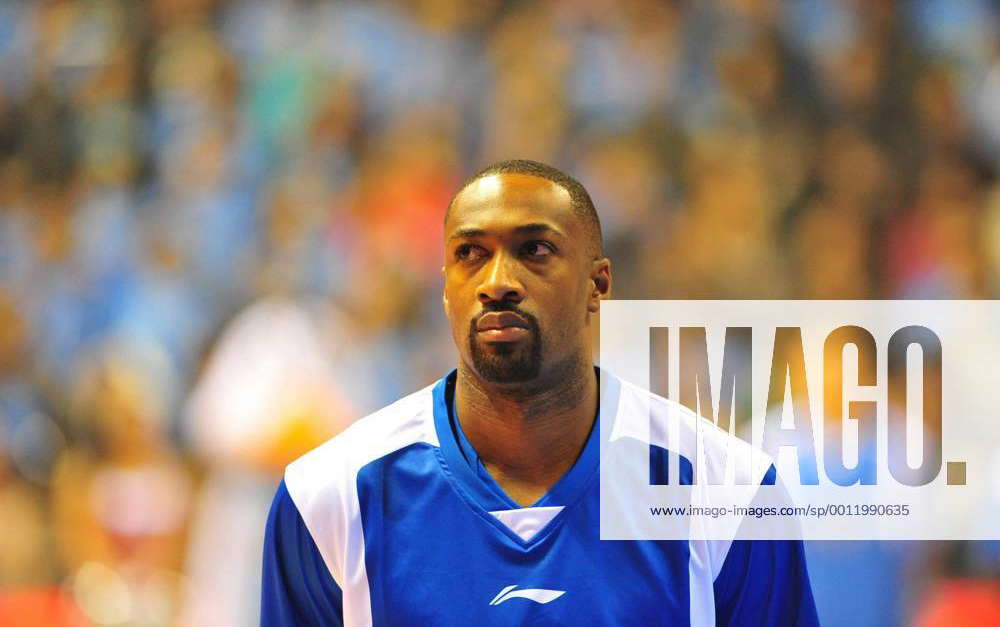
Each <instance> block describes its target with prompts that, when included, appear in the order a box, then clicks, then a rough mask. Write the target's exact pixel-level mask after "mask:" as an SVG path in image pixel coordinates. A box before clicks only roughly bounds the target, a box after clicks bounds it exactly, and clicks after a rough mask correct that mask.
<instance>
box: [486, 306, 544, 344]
mask: <svg viewBox="0 0 1000 627" xmlns="http://www.w3.org/2000/svg"><path fill="white" fill-rule="evenodd" d="M476 334H477V335H478V336H479V337H480V338H481V339H482V340H483V341H485V342H519V341H521V340H524V339H527V338H528V337H530V335H531V331H530V330H529V324H528V321H527V320H525V319H524V318H522V317H521V316H519V315H518V314H516V313H514V312H512V311H497V312H489V313H486V314H483V315H482V316H481V317H480V318H479V320H478V321H477V322H476Z"/></svg>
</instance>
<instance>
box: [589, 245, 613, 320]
mask: <svg viewBox="0 0 1000 627" xmlns="http://www.w3.org/2000/svg"><path fill="white" fill-rule="evenodd" d="M590 285H591V291H590V299H589V300H588V302H587V311H589V312H590V313H597V312H598V311H600V309H601V301H602V300H604V299H606V298H611V260H609V259H608V258H607V257H601V258H600V259H595V260H594V261H593V262H592V265H591V268H590Z"/></svg>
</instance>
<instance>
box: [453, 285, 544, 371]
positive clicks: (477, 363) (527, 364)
mask: <svg viewBox="0 0 1000 627" xmlns="http://www.w3.org/2000/svg"><path fill="white" fill-rule="evenodd" d="M493 311H510V312H513V313H516V314H518V315H519V316H521V317H522V318H524V320H525V321H526V322H527V323H528V333H529V334H530V335H531V337H530V339H529V340H528V341H527V342H511V343H501V342H497V343H495V344H492V345H491V346H490V347H489V348H486V347H484V346H483V344H482V343H481V342H479V340H478V334H477V332H476V323H477V322H478V321H479V318H480V316H482V315H483V314H485V313H488V312H493ZM469 352H470V354H471V356H472V364H473V366H474V367H475V369H476V372H478V373H479V376H480V377H482V378H483V379H485V380H486V381H489V382H491V383H521V382H525V381H531V380H533V379H536V378H537V377H538V375H539V374H540V373H541V371H542V333H541V330H540V329H539V326H538V319H537V318H535V317H534V316H532V315H531V314H529V313H527V312H525V311H521V310H520V309H518V308H517V307H516V306H515V305H513V304H498V305H497V306H494V307H490V308H489V309H486V310H484V311H483V312H482V313H481V314H480V315H479V316H476V317H475V318H473V319H472V322H471V323H470V324H469Z"/></svg>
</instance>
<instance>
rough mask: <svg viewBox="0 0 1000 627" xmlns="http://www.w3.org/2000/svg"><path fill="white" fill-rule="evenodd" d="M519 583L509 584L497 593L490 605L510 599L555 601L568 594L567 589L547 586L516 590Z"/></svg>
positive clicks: (539, 601) (536, 601)
mask: <svg viewBox="0 0 1000 627" xmlns="http://www.w3.org/2000/svg"><path fill="white" fill-rule="evenodd" d="M516 587H517V584H514V585H512V586H507V587H506V588H504V589H503V590H501V591H500V592H498V593H497V595H496V596H495V597H493V600H492V601H490V605H500V604H501V603H503V602H504V601H508V600H510V599H528V600H529V601H534V602H535V603H549V602H551V601H555V600H556V599H558V598H559V597H561V596H562V595H564V594H566V591H565V590H546V589H545V588H523V589H521V590H515V589H514V588H516Z"/></svg>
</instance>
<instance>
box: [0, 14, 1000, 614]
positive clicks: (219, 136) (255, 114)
mask: <svg viewBox="0 0 1000 627" xmlns="http://www.w3.org/2000/svg"><path fill="white" fill-rule="evenodd" d="M998 33H1000V3H998V2H996V0H949V1H943V0H942V1H938V0H908V1H905V2H904V1H899V2H894V1H890V0H839V1H838V0H795V1H794V2H776V1H768V0H701V1H694V0H691V1H680V0H674V1H668V0H585V1H582V0H573V1H571V0H547V1H542V2H526V1H525V2H518V1H503V0H423V1H416V0H377V1H366V2H362V1H356V2H319V1H312V0H248V1H232V2H226V1H222V0H150V1H149V2H128V1H125V0H48V1H44V2H43V1H39V2H20V1H4V2H0V623H4V624H11V623H8V622H5V620H6V621H13V620H14V618H10V617H13V616H20V620H34V621H35V623H30V622H26V623H23V624H67V625H68V624H99V625H169V624H191V625H204V624H211V625H229V624H232V625H237V624H251V623H252V622H253V620H254V616H255V611H256V610H255V605H256V598H257V597H256V592H257V591H256V589H255V588H254V586H255V583H254V581H255V580H254V577H255V576H256V570H255V569H256V568H258V566H257V563H259V555H257V552H258V551H259V544H258V543H259V537H258V536H257V535H255V534H259V533H260V532H261V529H262V525H263V516H264V515H265V514H266V508H267V503H268V500H269V497H270V495H271V492H272V490H273V488H274V485H275V482H276V477H277V476H278V473H279V472H280V468H281V467H282V465H283V464H284V463H286V462H287V461H288V460H289V459H291V458H294V457H295V456H296V455H297V454H299V453H300V452H302V451H303V450H305V449H308V448H310V447H311V446H312V445H314V444H315V443H317V442H319V441H321V440H322V439H324V438H326V437H328V436H329V435H330V434H331V433H334V432H336V430H337V429H339V428H341V427H342V426H343V425H344V424H347V423H349V422H350V421H351V420H353V419H354V418H356V417H357V416H359V415H364V414H365V413H367V412H369V411H372V410H374V409H376V408H378V407H380V406H382V405H384V404H386V403H388V402H389V401H392V400H394V399H395V398H398V397H399V396H402V395H403V394H405V393H407V392H409V391H412V390H415V389H417V388H418V387H422V386H423V385H426V384H428V383H430V382H431V381H433V380H434V379H436V378H437V377H439V376H441V375H442V374H443V373H444V372H445V371H446V370H447V369H448V368H449V367H450V364H451V363H452V362H453V359H454V358H453V352H452V347H451V339H450V335H449V334H448V331H447V328H446V321H445V319H444V316H443V314H442V310H441V300H440V291H441V275H440V266H441V255H442V252H441V241H440V239H441V221H442V215H443V210H444V208H445V207H446V205H447V203H448V201H449V199H450V197H451V195H452V194H453V193H454V191H455V190H456V187H457V185H458V184H459V183H460V182H461V181H462V179H463V178H465V177H466V176H468V175H469V174H471V173H472V172H474V171H475V170H477V169H479V168H480V167H482V166H484V165H486V164H487V163H489V162H491V161H494V160H499V159H505V158H515V157H516V158H530V159H537V160H541V161H545V162H549V163H552V164H553V165H556V166H558V167H562V168H564V169H566V170H567V171H568V172H570V173H572V174H574V175H576V176H577V177H578V178H579V179H580V180H581V181H582V182H583V183H584V185H585V186H586V187H587V188H588V189H589V190H590V192H591V194H592V196H593V198H594V201H595V204H596V205H597V207H598V210H599V212H600V214H601V217H602V220H603V226H604V233H605V244H606V252H607V254H608V255H609V256H610V257H611V259H612V261H613V263H614V274H615V294H614V296H615V297H617V298H852V299H854V298H860V299H865V298H998V297H1000V183H998V178H997V173H998V171H1000V36H998ZM251 392H252V393H251ZM997 524H1000V521H998V523H997ZM227 542H228V543H229V544H227ZM900 544H905V543H900ZM970 546H971V547H973V548H971V549H969V548H968V547H966V548H964V549H962V550H957V549H954V547H946V546H937V545H933V546H931V545H926V546H925V545H916V544H907V545H906V546H905V547H902V546H898V545H894V544H889V543H879V544H877V545H873V546H865V545H843V547H842V548H838V549H837V550H836V551H830V550H825V549H824V548H823V547H822V546H820V547H819V548H817V549H816V555H817V557H815V559H814V561H813V562H811V569H812V571H813V572H812V574H813V579H814V583H815V585H816V587H817V596H818V600H819V602H820V610H821V617H822V616H824V613H826V616H828V617H831V618H832V620H831V622H832V623H833V624H840V623H839V620H843V619H845V618H846V616H840V615H838V614H837V606H838V604H840V603H848V600H849V599H850V598H851V595H852V594H856V595H858V596H857V597H856V599H855V600H856V601H857V603H856V604H857V605H858V606H862V601H863V602H864V604H866V605H864V607H868V608H869V609H870V611H869V612H868V614H867V615H858V616H855V617H852V620H851V623H850V624H853V625H865V624H872V625H875V624H892V623H894V622H900V621H907V622H909V621H917V622H921V624H928V625H930V624H945V623H940V622H937V623H936V622H934V621H935V620H940V617H941V616H944V617H946V620H954V616H955V615H954V614H948V613H947V611H948V609H947V608H948V605H947V604H948V603H953V601H949V599H954V598H963V599H966V600H965V601H963V602H962V603H960V604H959V605H960V606H961V607H962V608H963V610H962V611H971V612H972V614H970V616H972V617H973V618H975V617H976V616H983V614H978V613H976V612H977V611H978V610H976V608H977V607H978V606H977V605H976V603H986V607H987V610H986V611H989V608H988V605H989V602H988V601H983V600H982V598H983V597H982V595H979V596H977V595H976V594H975V593H974V590H975V589H977V588H976V587H977V586H982V585H986V586H987V588H986V590H987V594H986V598H988V597H989V596H990V595H991V594H993V593H994V592H998V588H997V587H996V583H997V577H1000V573H998V572H996V570H994V569H995V568H996V567H997V564H996V563H992V564H987V565H985V566H983V565H982V564H981V562H982V561H983V560H982V559H979V558H977V557H976V556H977V555H979V553H978V550H977V549H975V545H970ZM855 549H857V550H856V551H855ZM852 551H855V552H856V553H857V555H856V556H855V557H856V558H857V559H861V558H862V557H866V558H867V559H868V562H869V563H870V566H869V567H868V569H867V570H866V571H865V572H863V573H861V574H855V575H854V576H853V579H852V578H851V575H849V574H848V575H846V576H847V577H848V579H847V580H846V581H845V580H844V576H842V575H841V574H840V571H837V570H836V569H835V568H836V564H834V563H833V562H835V561H836V557H837V555H839V556H840V557H841V558H842V562H841V566H843V565H844V564H848V563H849V562H848V561H846V560H847V559H848V558H849V557H850V556H851V555H852ZM834 553H836V554H837V555H834ZM995 555H996V554H995V553H994V556H995ZM824 559H826V560H827V561H828V562H829V563H830V564H831V565H830V567H829V569H826V567H825V566H824V565H823V564H824V561H823V560H824ZM977 559H978V561H977ZM254 560H257V561H256V562H255V561H254ZM914 564H918V565H920V566H919V567H915V566H913V565H914ZM915 568H916V571H914V569H915ZM226 569H228V570H226ZM223 572H225V573H226V575H225V577H223V576H221V575H220V573H223ZM845 572H846V571H845ZM914 572H916V573H917V574H915V575H914V574H913V573H914ZM824 573H827V575H824ZM829 573H837V574H836V575H830V574H829ZM223 579H225V581H223ZM966 580H975V582H974V583H970V584H969V586H970V587H965V588H962V589H961V590H959V592H958V593H957V594H958V595H959V597H955V596H954V595H952V596H948V594H947V592H948V591H949V590H951V588H948V587H947V586H954V585H955V581H966ZM935 582H937V584H940V585H938V586H937V587H934V584H935ZM917 584H919V586H918V585H917ZM838 585H839V586H840V587H839V588H838V587H837V586H838ZM866 586H867V587H866ZM874 586H878V587H874ZM882 586H884V588H883V587H882ZM908 586H909V587H908ZM879 589H882V590H886V591H887V592H886V594H884V595H882V596H877V595H873V596H872V597H871V599H869V598H868V596H866V595H868V593H869V592H873V593H874V591H876V590H879ZM907 590H911V592H907ZM912 590H917V592H913V591H912ZM942 590H944V592H941V591H942ZM921 591H922V592H921ZM970 591H973V592H970ZM938 594H944V595H945V596H944V597H940V596H936V595H938ZM963 594H965V595H972V596H965V597H962V596H961V595H963ZM845 595H846V596H845ZM845 599H846V600H845ZM941 599H943V600H941ZM968 599H972V600H968ZM977 599H978V600H977ZM849 605H850V604H849V603H848V606H849ZM29 607H30V608H32V609H30V610H29V609H26V608H29ZM39 608H42V609H39ZM970 608H972V609H971V610H970ZM994 609H995V607H994ZM5 612H6V613H5ZM31 612H44V614H42V613H40V614H37V616H36V614H32V613H31ZM935 612H937V613H935ZM941 612H945V613H944V614H941ZM29 616H30V617H35V618H25V617H29ZM38 616H41V617H42V618H38ZM947 617H950V618H947ZM60 621H61V622H60ZM865 621H868V622H865ZM845 624H846V623H845ZM950 624H959V623H956V622H952V623H950Z"/></svg>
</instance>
